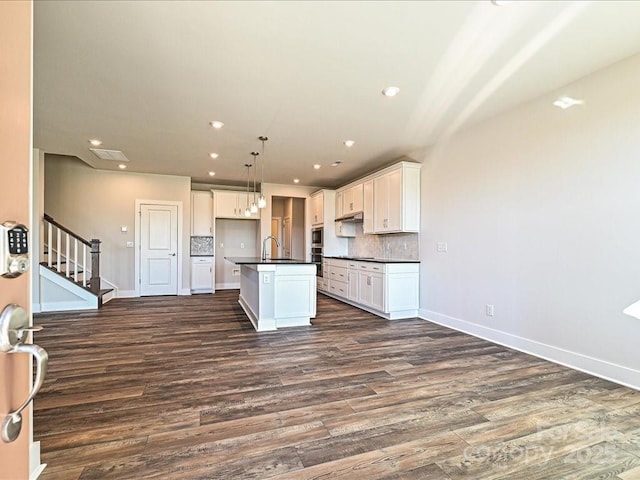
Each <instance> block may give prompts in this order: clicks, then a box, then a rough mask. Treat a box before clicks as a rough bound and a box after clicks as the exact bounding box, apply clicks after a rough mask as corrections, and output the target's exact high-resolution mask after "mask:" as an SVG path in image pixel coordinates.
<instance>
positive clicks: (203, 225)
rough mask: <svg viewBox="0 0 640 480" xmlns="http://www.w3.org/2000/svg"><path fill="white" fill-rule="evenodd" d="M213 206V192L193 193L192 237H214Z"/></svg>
mask: <svg viewBox="0 0 640 480" xmlns="http://www.w3.org/2000/svg"><path fill="white" fill-rule="evenodd" d="M212 214H213V204H212V201H211V192H199V191H192V192H191V235H192V236H202V237H208V236H211V235H213V215H212Z"/></svg>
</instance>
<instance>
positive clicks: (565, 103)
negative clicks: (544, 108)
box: [553, 96, 584, 110]
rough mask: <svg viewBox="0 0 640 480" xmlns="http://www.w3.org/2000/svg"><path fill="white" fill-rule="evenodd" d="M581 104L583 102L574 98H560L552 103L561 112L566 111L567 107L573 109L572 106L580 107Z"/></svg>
mask: <svg viewBox="0 0 640 480" xmlns="http://www.w3.org/2000/svg"><path fill="white" fill-rule="evenodd" d="M583 103H584V100H576V99H575V98H571V97H567V96H564V97H560V98H559V99H557V100H556V101H555V102H553V104H554V105H555V106H556V107H559V108H561V109H563V110H566V109H567V108H569V107H573V106H574V105H582V104H583Z"/></svg>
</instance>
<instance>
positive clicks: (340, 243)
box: [308, 189, 347, 275]
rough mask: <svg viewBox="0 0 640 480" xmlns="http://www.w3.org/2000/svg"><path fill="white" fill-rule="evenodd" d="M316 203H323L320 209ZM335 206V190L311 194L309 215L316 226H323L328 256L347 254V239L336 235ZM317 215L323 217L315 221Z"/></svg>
mask: <svg viewBox="0 0 640 480" xmlns="http://www.w3.org/2000/svg"><path fill="white" fill-rule="evenodd" d="M318 198H319V199H318ZM314 202H317V203H314ZM314 205H316V206H318V205H321V207H320V210H318V209H317V208H318V207H314ZM335 206H336V191H335V190H328V189H324V190H319V191H317V192H315V193H313V194H312V195H311V196H310V201H309V209H308V212H309V215H310V216H311V218H310V220H311V222H310V223H311V224H312V225H313V226H314V227H316V228H317V227H322V229H323V237H322V254H323V255H326V256H334V255H335V256H338V255H346V254H347V239H346V238H341V237H339V236H338V235H336V225H335V221H334V220H335V218H336V216H335ZM316 215H318V219H321V220H320V221H319V222H318V223H315V222H316V220H315V218H316ZM325 275H326V273H325Z"/></svg>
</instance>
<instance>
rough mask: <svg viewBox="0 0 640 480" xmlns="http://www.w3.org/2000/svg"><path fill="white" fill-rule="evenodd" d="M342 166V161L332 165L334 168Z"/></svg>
mask: <svg viewBox="0 0 640 480" xmlns="http://www.w3.org/2000/svg"><path fill="white" fill-rule="evenodd" d="M340 165H342V162H341V161H340V160H336V161H335V162H333V163H332V164H331V166H332V167H339V166H340Z"/></svg>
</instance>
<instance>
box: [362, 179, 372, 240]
mask: <svg viewBox="0 0 640 480" xmlns="http://www.w3.org/2000/svg"><path fill="white" fill-rule="evenodd" d="M362 216H363V220H362V232H363V233H365V234H368V233H373V180H367V181H366V182H364V184H363V185H362Z"/></svg>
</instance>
